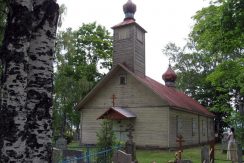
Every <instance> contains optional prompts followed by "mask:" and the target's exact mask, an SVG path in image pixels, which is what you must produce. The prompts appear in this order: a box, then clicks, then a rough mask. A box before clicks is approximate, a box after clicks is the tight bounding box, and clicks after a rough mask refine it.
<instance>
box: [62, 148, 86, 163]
mask: <svg viewBox="0 0 244 163" xmlns="http://www.w3.org/2000/svg"><path fill="white" fill-rule="evenodd" d="M82 156H83V152H82V151H76V150H63V159H64V160H70V161H69V163H84V161H83V159H81V158H82ZM79 158H80V159H79Z"/></svg>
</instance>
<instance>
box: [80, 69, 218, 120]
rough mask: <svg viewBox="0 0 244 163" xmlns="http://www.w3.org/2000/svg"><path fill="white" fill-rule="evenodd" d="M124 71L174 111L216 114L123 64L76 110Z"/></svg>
mask: <svg viewBox="0 0 244 163" xmlns="http://www.w3.org/2000/svg"><path fill="white" fill-rule="evenodd" d="M120 68H122V69H124V70H125V71H127V72H128V73H129V74H131V75H132V76H133V77H135V78H136V79H137V80H138V81H139V82H141V83H142V84H143V85H144V86H146V87H148V88H149V89H150V90H151V91H153V92H154V93H155V94H156V95H158V96H159V97H160V98H161V99H162V100H163V101H165V102H166V104H167V105H168V106H169V107H171V108H174V109H178V110H183V111H186V112H191V113H195V114H199V115H204V116H208V117H213V116H214V114H212V113H211V112H209V111H208V110H207V109H206V108H205V107H203V106H202V105H200V104H199V103H198V102H197V101H196V100H194V99H193V98H191V97H189V96H187V95H186V94H184V93H183V92H180V91H178V90H176V89H175V88H172V87H167V86H165V85H163V84H161V83H159V82H157V81H155V80H153V79H151V78H150V77H147V76H138V75H136V74H135V73H133V72H132V71H130V70H129V69H128V68H127V67H126V66H124V65H122V64H118V65H117V66H115V67H114V68H113V69H112V70H111V71H110V72H109V73H108V74H107V75H106V76H105V77H104V78H103V79H102V80H101V81H100V82H99V83H98V84H97V85H96V87H95V88H94V89H93V90H91V92H90V93H88V95H87V96H86V97H85V98H84V99H83V100H82V101H80V102H79V104H78V105H77V106H76V108H78V109H81V108H82V107H83V106H84V104H85V103H86V102H87V101H88V100H89V99H90V98H91V97H92V96H94V95H95V94H96V92H97V91H99V89H100V88H101V87H102V86H103V85H104V84H105V83H106V82H107V81H108V80H109V79H110V78H111V77H112V76H113V74H115V73H116V71H117V70H118V69H120Z"/></svg>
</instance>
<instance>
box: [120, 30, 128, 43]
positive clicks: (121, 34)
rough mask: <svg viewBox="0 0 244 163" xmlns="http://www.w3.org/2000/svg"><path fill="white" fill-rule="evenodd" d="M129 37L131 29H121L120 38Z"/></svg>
mask: <svg viewBox="0 0 244 163" xmlns="http://www.w3.org/2000/svg"><path fill="white" fill-rule="evenodd" d="M126 38H129V30H128V29H126V28H124V29H120V31H119V40H122V39H126Z"/></svg>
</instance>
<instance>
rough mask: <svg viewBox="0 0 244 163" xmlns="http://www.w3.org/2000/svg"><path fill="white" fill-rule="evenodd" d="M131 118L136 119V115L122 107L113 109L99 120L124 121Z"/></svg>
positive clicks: (107, 111)
mask: <svg viewBox="0 0 244 163" xmlns="http://www.w3.org/2000/svg"><path fill="white" fill-rule="evenodd" d="M130 118H136V115H135V114H134V113H132V112H131V111H129V110H128V109H126V108H122V107H111V108H109V109H108V110H106V111H105V112H104V113H103V114H102V115H100V116H99V117H98V118H97V119H110V120H123V119H130Z"/></svg>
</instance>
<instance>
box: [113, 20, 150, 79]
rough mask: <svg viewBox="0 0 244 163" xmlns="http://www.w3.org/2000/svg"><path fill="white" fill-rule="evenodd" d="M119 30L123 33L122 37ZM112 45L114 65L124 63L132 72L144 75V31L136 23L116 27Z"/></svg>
mask: <svg viewBox="0 0 244 163" xmlns="http://www.w3.org/2000/svg"><path fill="white" fill-rule="evenodd" d="M120 32H122V33H123V35H125V36H124V37H123V39H121V38H120V35H121V34H120ZM139 38H140V39H139ZM113 46H114V48H113V49H114V51H113V65H114V66H116V65H117V64H118V63H121V64H126V66H127V67H128V68H129V69H130V70H131V71H132V72H134V73H136V74H141V75H145V31H143V30H142V29H141V28H140V27H139V26H138V25H136V24H132V25H129V26H123V27H119V28H116V29H114V42H113Z"/></svg>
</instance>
